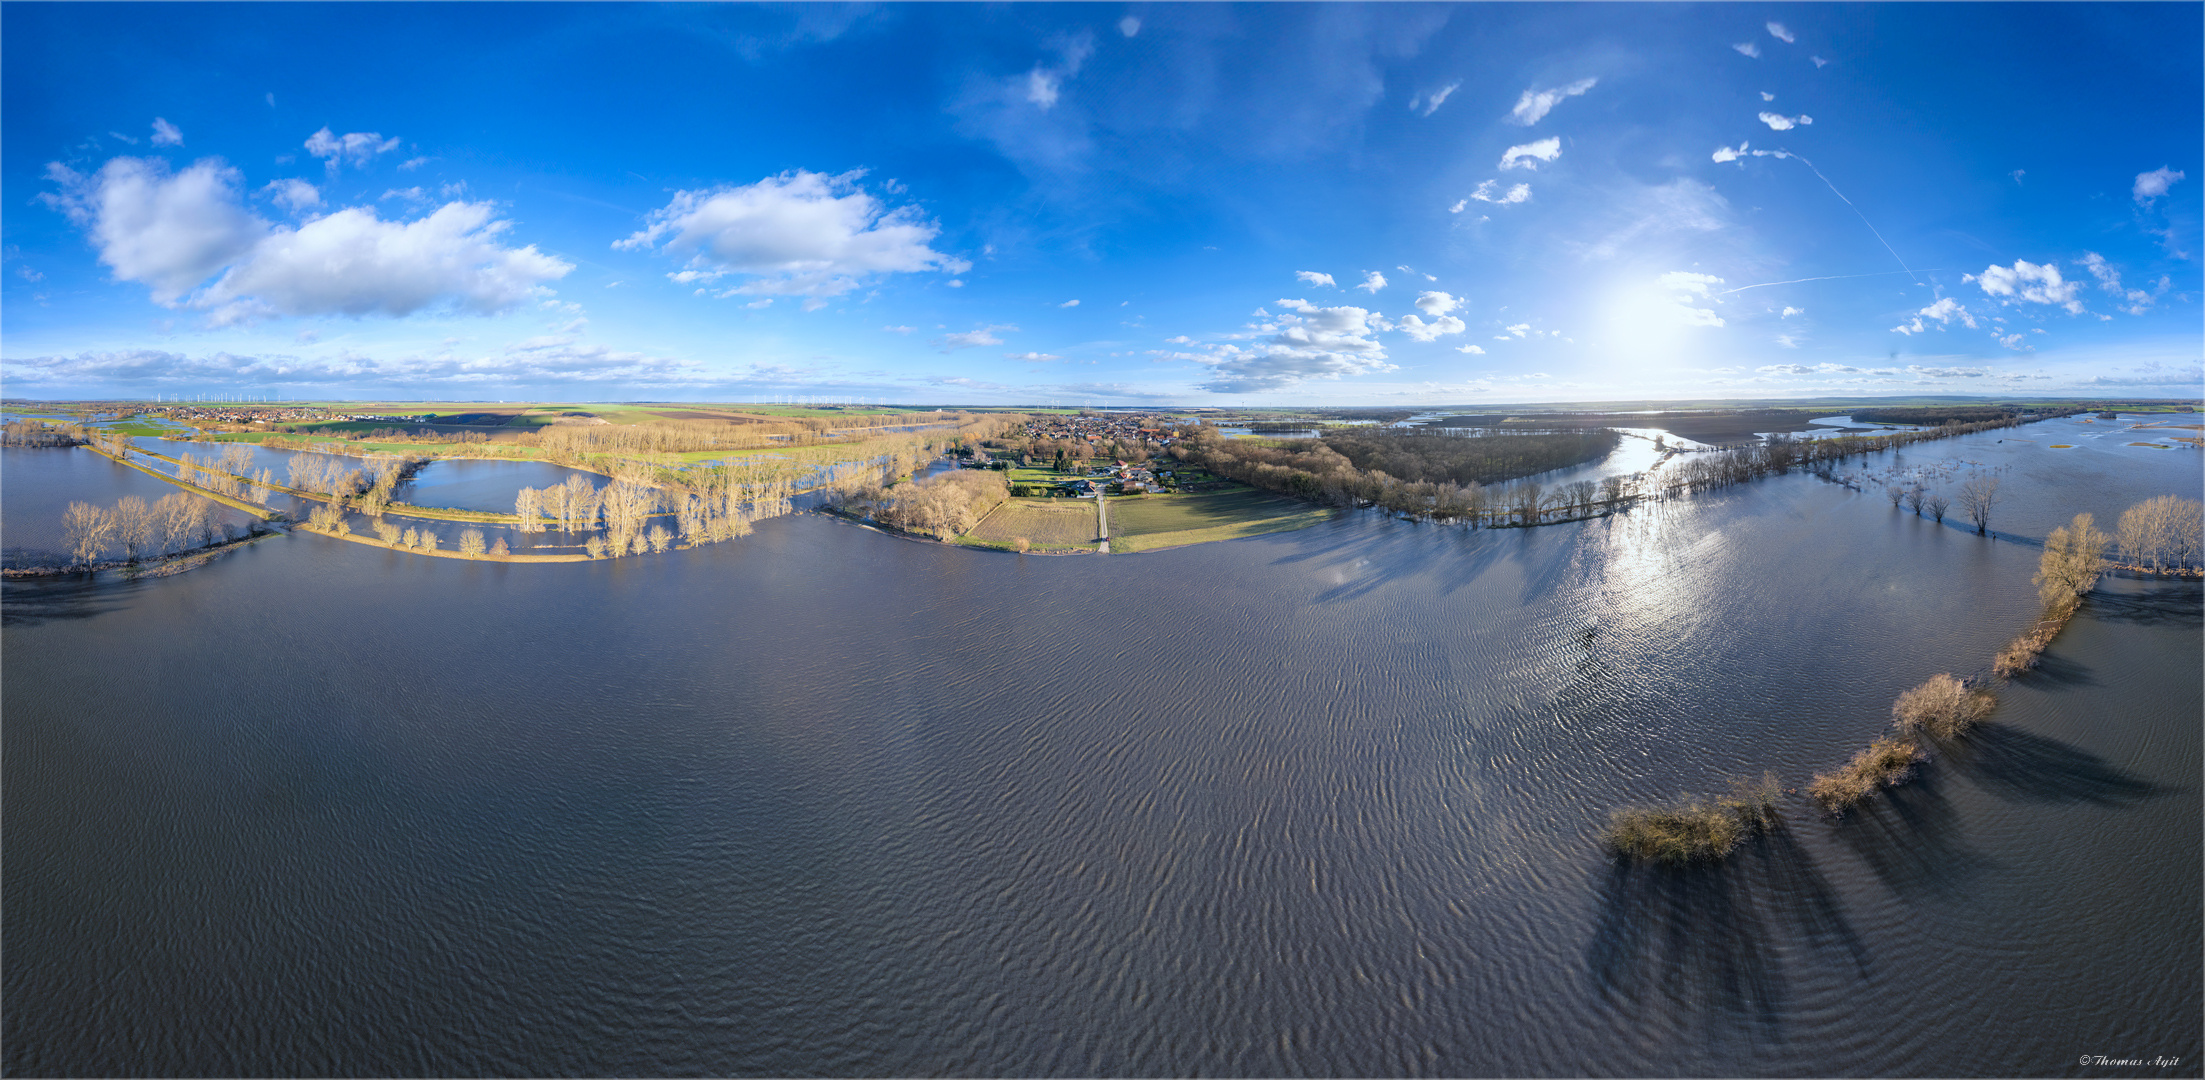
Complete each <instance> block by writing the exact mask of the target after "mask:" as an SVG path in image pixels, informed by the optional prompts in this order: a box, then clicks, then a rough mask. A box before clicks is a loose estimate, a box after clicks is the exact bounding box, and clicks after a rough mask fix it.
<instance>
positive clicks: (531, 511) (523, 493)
mask: <svg viewBox="0 0 2205 1080" xmlns="http://www.w3.org/2000/svg"><path fill="white" fill-rule="evenodd" d="M539 498H541V496H540V495H539V494H538V493H537V491H536V489H535V488H526V487H524V488H522V489H521V490H520V492H519V494H517V495H515V496H514V498H513V513H514V515H515V516H517V517H519V518H520V519H521V531H522V532H536V531H538V530H540V529H542V528H543V527H544V526H543V513H542V512H541V511H540V510H538V509H537V502H538V500H539Z"/></svg>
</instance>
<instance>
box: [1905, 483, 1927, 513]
mask: <svg viewBox="0 0 2205 1080" xmlns="http://www.w3.org/2000/svg"><path fill="white" fill-rule="evenodd" d="M1928 498H1929V489H1928V488H1925V487H1923V486H1922V485H1920V484H1914V485H1912V486H1910V487H1908V488H1907V489H1906V508H1907V509H1909V510H1912V511H1914V516H1915V517H1921V516H1922V503H1923V502H1924V501H1926V500H1927V499H1928Z"/></svg>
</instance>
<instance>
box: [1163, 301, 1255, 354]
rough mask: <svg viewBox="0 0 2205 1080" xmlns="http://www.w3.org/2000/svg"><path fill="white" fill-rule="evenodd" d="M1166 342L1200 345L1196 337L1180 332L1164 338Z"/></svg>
mask: <svg viewBox="0 0 2205 1080" xmlns="http://www.w3.org/2000/svg"><path fill="white" fill-rule="evenodd" d="M1258 310H1259V313H1261V309H1258ZM1164 343H1165V344H1167V345H1198V344H1200V342H1197V341H1196V340H1194V339H1193V338H1191V337H1188V336H1187V335H1185V334H1179V335H1177V336H1175V337H1168V338H1165V339H1164Z"/></svg>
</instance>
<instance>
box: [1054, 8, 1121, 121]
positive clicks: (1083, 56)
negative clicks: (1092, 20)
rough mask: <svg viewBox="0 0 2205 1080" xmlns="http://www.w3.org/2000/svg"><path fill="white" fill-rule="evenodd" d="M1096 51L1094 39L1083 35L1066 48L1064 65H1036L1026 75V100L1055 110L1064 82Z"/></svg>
mask: <svg viewBox="0 0 2205 1080" xmlns="http://www.w3.org/2000/svg"><path fill="white" fill-rule="evenodd" d="M1134 30H1135V31H1136V32H1138V31H1139V30H1140V25H1139V24H1138V23H1135V24H1134ZM1126 36H1127V37H1132V36H1133V35H1132V34H1127V35H1126ZM1094 51H1095V42H1094V39H1093V38H1090V37H1088V36H1087V35H1086V34H1084V33H1082V34H1081V35H1080V36H1079V37H1078V38H1075V39H1073V40H1072V41H1071V42H1070V43H1068V44H1066V45H1065V46H1064V49H1063V56H1064V59H1063V62H1062V63H1060V64H1058V65H1057V66H1055V67H1050V66H1048V65H1046V64H1035V65H1034V67H1033V70H1031V71H1028V72H1027V73H1026V100H1027V101H1030V102H1032V103H1033V104H1035V105H1039V106H1041V111H1043V112H1048V111H1049V110H1050V109H1053V108H1055V107H1056V104H1057V96H1058V94H1059V93H1060V92H1061V91H1062V89H1063V87H1064V80H1066V79H1069V78H1071V77H1072V76H1074V75H1077V74H1079V71H1080V65H1082V64H1084V63H1086V62H1087V58H1088V56H1089V55H1091V54H1093V53H1094Z"/></svg>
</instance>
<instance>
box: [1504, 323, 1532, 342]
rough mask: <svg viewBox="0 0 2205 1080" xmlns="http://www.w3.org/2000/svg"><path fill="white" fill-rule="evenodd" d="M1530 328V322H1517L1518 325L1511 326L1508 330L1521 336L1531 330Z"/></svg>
mask: <svg viewBox="0 0 2205 1080" xmlns="http://www.w3.org/2000/svg"><path fill="white" fill-rule="evenodd" d="M1530 329H1531V324H1530V323H1517V324H1516V325H1514V326H1511V327H1509V328H1508V332H1509V333H1511V334H1514V335H1516V336H1517V337H1519V338H1520V337H1523V336H1524V334H1525V333H1527V332H1528V331H1530Z"/></svg>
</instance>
